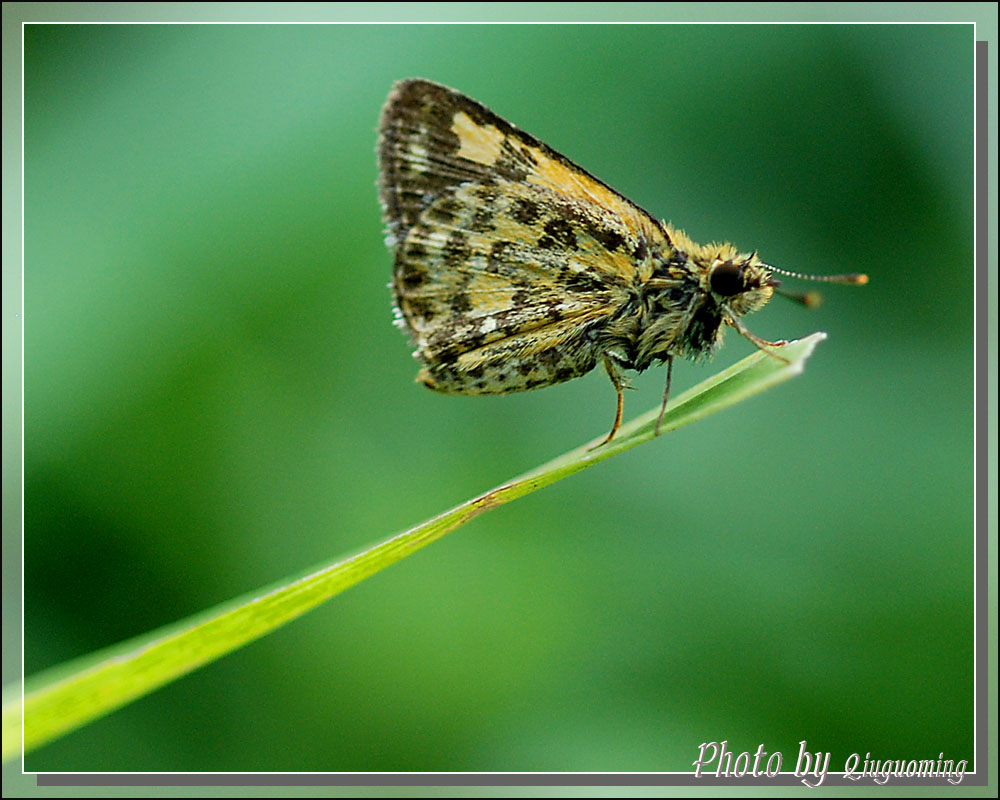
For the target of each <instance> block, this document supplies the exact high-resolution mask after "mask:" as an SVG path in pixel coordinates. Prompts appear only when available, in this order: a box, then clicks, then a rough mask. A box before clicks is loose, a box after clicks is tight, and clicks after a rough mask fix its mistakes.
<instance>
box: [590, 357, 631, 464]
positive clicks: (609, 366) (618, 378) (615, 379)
mask: <svg viewBox="0 0 1000 800" xmlns="http://www.w3.org/2000/svg"><path fill="white" fill-rule="evenodd" d="M604 369H605V370H607V373H608V377H609V378H611V383H612V384H613V385H614V387H615V391H616V392H618V410H617V411H616V412H615V424H614V425H612V426H611V433H609V434H608V438H607V439H605V440H604V441H603V442H601V443H600V444H599V445H597V446H598V447H603V446H604V445H606V444H607V443H608V442H610V441H611V440H612V439H614V438H615V434H616V433H618V429H619V428H620V427H621V425H622V409H623V408H624V407H625V395H624V392H623V389H624V388H625V380H624V377H623V375H622V371H621V369H620V368H619V367H618V366H617V365H616V364H615V363H614V362H613V361H612V360H611V359H610V358H608V357H607V356H605V357H604Z"/></svg>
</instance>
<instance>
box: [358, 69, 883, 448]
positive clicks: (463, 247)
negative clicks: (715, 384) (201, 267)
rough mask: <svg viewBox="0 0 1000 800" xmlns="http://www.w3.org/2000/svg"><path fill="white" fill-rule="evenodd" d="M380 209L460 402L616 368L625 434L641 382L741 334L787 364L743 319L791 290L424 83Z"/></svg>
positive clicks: (400, 135) (396, 96) (405, 295)
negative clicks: (655, 368)
mask: <svg viewBox="0 0 1000 800" xmlns="http://www.w3.org/2000/svg"><path fill="white" fill-rule="evenodd" d="M377 152H378V163H379V179H378V187H379V199H380V200H381V204H382V209H383V217H384V221H385V223H386V226H387V237H386V238H387V242H388V244H389V246H390V247H392V248H393V249H394V250H395V264H394V267H393V279H392V284H391V287H392V290H393V295H394V300H395V307H396V313H397V317H396V319H397V324H398V325H399V326H400V327H402V328H403V329H404V330H405V331H407V332H408V333H409V334H410V336H411V338H412V340H413V341H414V342H415V344H416V352H415V353H414V355H415V357H416V358H418V359H419V360H420V361H422V362H423V368H422V369H421V370H420V372H419V374H418V375H417V380H418V381H419V382H421V383H423V384H424V385H425V386H427V387H429V388H431V389H434V390H436V391H439V392H445V393H449V394H465V395H477V394H506V393H509V392H520V391H526V390H529V389H536V388H539V387H543V386H549V385H551V384H555V383H561V382H562V381H567V380H570V379H571V378H576V377H579V376H581V375H584V374H586V373H587V372H590V370H592V369H594V367H595V366H597V365H598V364H600V365H602V366H603V367H604V369H605V371H606V372H607V374H608V376H609V377H610V379H611V383H612V385H613V386H614V388H615V391H616V393H617V409H616V413H615V419H614V424H613V426H612V428H611V432H610V433H609V434H608V436H607V438H606V439H605V440H604V442H603V443H607V442H610V441H611V440H612V439H613V438H614V436H615V433H616V432H617V431H618V428H619V426H620V425H621V420H622V409H623V403H624V396H623V389H624V388H625V387H626V386H627V378H626V375H625V372H626V370H634V371H637V372H641V371H643V370H645V369H647V368H648V367H650V366H651V365H655V364H665V365H666V367H667V379H666V387H665V389H664V393H663V405H662V407H661V411H660V418H659V420H658V422H657V432H658V431H659V421H662V419H663V412H664V410H665V409H666V404H667V398H668V396H669V392H670V380H671V375H672V367H673V361H674V359H675V358H690V359H702V358H707V357H709V356H711V355H712V354H713V353H714V352H715V350H716V349H717V348H718V347H719V345H720V344H721V342H722V337H723V332H724V330H725V328H726V327H727V326H730V327H733V328H734V329H735V330H737V331H738V332H739V333H740V334H742V335H743V336H745V337H746V338H747V339H749V340H750V341H752V342H753V343H754V344H755V345H757V346H758V347H760V348H762V349H764V350H767V351H768V352H770V353H772V354H773V355H775V356H776V357H778V358H781V356H780V355H779V354H777V353H776V352H775V350H774V349H775V348H777V347H779V346H780V345H782V344H784V342H769V341H766V340H763V339H760V338H758V337H757V336H755V335H754V334H753V333H751V332H750V331H749V330H747V328H746V327H745V326H744V325H743V323H742V321H741V317H743V316H744V315H746V314H749V313H751V312H753V311H757V310H759V309H761V308H763V307H764V306H765V305H766V304H767V302H768V301H769V300H770V299H771V297H772V296H773V295H774V294H775V292H780V293H782V294H786V295H788V296H790V297H793V298H795V299H798V300H800V301H801V302H804V303H806V304H809V303H810V302H811V301H812V300H813V298H815V295H796V294H792V293H788V292H784V291H781V290H779V288H778V287H779V286H780V282H779V281H778V280H776V279H775V278H774V277H773V275H774V274H775V273H780V274H783V275H790V276H794V277H799V278H807V279H815V280H825V281H834V282H840V283H855V284H861V283H865V282H867V277H866V276H864V275H834V276H820V277H817V276H809V275H802V274H800V273H793V272H787V271H785V270H779V269H777V268H775V267H771V266H768V265H767V264H764V263H763V262H762V261H761V260H760V259H759V258H758V257H757V254H756V253H745V252H741V251H740V250H738V249H737V248H736V247H734V246H733V245H731V244H728V243H712V244H708V245H700V244H697V243H695V242H693V241H692V240H691V239H690V238H689V237H688V236H687V235H686V234H685V233H684V232H683V231H681V230H678V229H677V228H675V227H673V226H672V225H670V224H668V223H665V222H660V221H658V220H657V219H656V218H655V217H653V216H652V215H651V214H649V213H648V212H647V211H645V210H644V209H642V208H640V207H639V206H637V205H636V204H635V203H633V202H631V201H630V200H628V199H627V198H626V197H624V196H623V195H621V194H619V193H618V192H616V191H615V190H614V189H612V188H611V187H610V186H608V185H607V184H605V183H603V182H602V181H600V180H599V179H597V178H595V177H594V176H593V175H591V174H590V173H589V172H587V171H586V170H584V169H583V168H582V167H579V166H577V165H576V164H574V163H573V162H572V161H570V160H569V159H568V158H566V157H565V156H564V155H562V154H560V153H558V152H556V151H555V150H553V149H552V148H551V147H549V146H548V145H546V144H543V143H542V142H540V141H539V140H537V139H535V138H534V137H533V136H531V135H529V134H527V133H525V132H524V131H521V130H519V129H518V128H516V127H515V126H514V125H512V124H511V123H509V122H507V121H506V120H504V119H502V118H501V117H499V116H498V115H497V114H495V113H493V112H492V111H490V110H489V109H488V108H486V107H485V106H483V105H481V104H480V103H478V102H476V101H475V100H473V99H471V98H469V97H467V96H465V95H463V94H461V93H460V92H457V91H455V90H454V89H449V88H448V87H446V86H442V85H440V84H437V83H433V82H431V81H427V80H422V79H410V80H404V81H400V82H398V83H396V84H395V85H394V86H393V88H392V91H391V92H390V94H389V97H388V99H387V100H386V103H385V106H384V107H383V109H382V114H381V119H380V121H379V126H378V146H377Z"/></svg>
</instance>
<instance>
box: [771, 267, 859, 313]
mask: <svg viewBox="0 0 1000 800" xmlns="http://www.w3.org/2000/svg"><path fill="white" fill-rule="evenodd" d="M764 269H766V270H769V271H770V272H777V273H778V274H779V275H787V276H788V277H790V278H799V279H801V280H804V281H820V282H822V283H843V284H847V285H849V286H864V285H865V284H866V283H868V276H867V275H865V274H864V273H858V272H853V273H849V274H844V275H806V274H805V273H802V272H789V271H788V270H787V269H778V268H777V267H772V266H770V265H769V264H765V265H764ZM771 285H772V286H774V291H775V293H776V294H780V295H781V296H782V297H787V298H788V299H789V300H794V301H795V302H796V303H801V304H802V305H804V306H805V307H806V308H817V307H819V306H820V305H822V303H823V295H821V294H820V293H819V292H790V291H788V290H787V289H783V288H780V287H781V281H772V282H771Z"/></svg>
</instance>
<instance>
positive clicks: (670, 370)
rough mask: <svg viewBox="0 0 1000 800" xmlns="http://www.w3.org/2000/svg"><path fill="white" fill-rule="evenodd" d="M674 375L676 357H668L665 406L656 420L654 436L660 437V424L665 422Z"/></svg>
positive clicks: (664, 389)
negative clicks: (671, 378)
mask: <svg viewBox="0 0 1000 800" xmlns="http://www.w3.org/2000/svg"><path fill="white" fill-rule="evenodd" d="M673 374H674V357H673V356H667V385H666V386H664V387H663V405H662V406H660V416H658V417H657V418H656V430H655V431H654V432H653V436H659V435H660V423H661V422H663V415H664V414H665V413H666V411H667V398H668V397H670V377H671V376H672V375H673Z"/></svg>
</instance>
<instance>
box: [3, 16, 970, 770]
mask: <svg viewBox="0 0 1000 800" xmlns="http://www.w3.org/2000/svg"><path fill="white" fill-rule="evenodd" d="M24 68H25V86H24V103H25V105H24V109H25V121H24V136H25V151H24V168H25V190H24V202H25V221H24V235H25V326H24V332H25V345H24V359H25V374H24V378H25V429H24V436H25V443H26V450H25V461H24V469H25V567H24V569H25V618H24V621H25V631H26V632H25V654H24V664H25V672H26V674H28V675H30V674H32V673H34V672H36V671H38V670H40V669H43V668H45V667H48V666H51V665H54V664H57V663H60V662H62V661H65V660H66V659H69V658H72V657H74V656H78V655H82V654H86V653H89V652H91V651H93V650H95V649H97V648H100V647H102V646H105V645H109V644H112V643H115V642H117V641H119V640H121V639H124V638H126V637H129V636H132V635H135V634H140V633H143V632H146V631H148V630H150V629H152V628H154V627H156V626H158V625H161V624H164V623H169V622H172V621H175V620H177V619H179V618H181V617H183V616H185V615H188V614H191V613H194V612H197V611H200V610H202V609H204V608H206V607H208V606H210V605H212V604H214V603H217V602H220V601H223V600H226V599H228V598H230V597H233V596H235V595H238V594H241V593H243V592H246V591H249V590H252V589H254V588H255V587H257V586H261V585H264V584H267V583H270V582H272V581H275V580H278V579H281V578H282V577H284V576H286V575H289V574H292V573H296V572H298V571H300V570H302V569H303V568H305V567H307V566H309V565H310V564H313V563H317V562H320V561H323V560H326V559H330V558H332V557H335V556H337V555H340V554H347V553H350V552H353V551H356V550H358V549H359V548H362V547H364V546H366V545H368V544H371V543H374V542H375V541H377V540H380V539H382V538H384V537H385V536H387V535H389V534H391V533H394V532H396V531H399V530H401V529H403V528H406V527H408V526H409V525H411V524H414V523H416V522H419V521H421V520H423V519H425V518H426V517H428V516H431V515H433V514H435V513H437V512H439V511H442V510H444V509H445V508H447V507H449V506H451V505H453V504H455V503H457V502H459V501H462V500H464V499H466V498H468V497H470V496H471V495H473V494H475V493H478V492H480V491H483V490H486V489H488V488H490V487H492V486H494V485H495V484H497V483H499V482H501V481H503V480H504V479H506V478H508V477H510V476H512V475H515V474H518V473H520V472H523V471H525V470H526V469H528V468H531V467H534V466H536V465H537V464H539V463H541V462H543V461H545V460H548V459H549V458H551V457H553V456H556V455H558V454H560V453H562V452H564V451H566V450H568V449H570V448H571V447H573V446H576V445H578V444H580V443H581V442H582V441H584V440H586V439H589V438H591V437H594V436H598V435H601V434H603V433H605V432H606V430H607V428H608V426H609V424H610V421H611V416H612V413H613V410H614V393H613V391H612V389H611V387H610V385H609V384H608V381H607V378H606V377H605V376H604V375H603V374H600V373H599V372H596V371H595V373H593V374H591V375H589V376H587V377H586V378H583V379H580V380H577V381H573V382H571V383H568V384H564V385H561V386H558V387H554V388H549V389H545V390H542V391H537V392H531V393H527V394H523V395H513V396H508V397H499V398H461V397H448V396H443V395H436V394H434V393H431V392H428V391H426V390H425V389H423V388H422V387H419V386H418V385H416V384H414V382H413V378H414V375H415V373H416V369H417V364H416V362H414V361H413V360H412V359H411V358H410V356H409V353H410V349H411V348H410V346H409V344H408V342H407V341H406V340H405V338H404V337H403V336H402V335H401V334H400V333H399V331H398V330H396V329H395V328H394V327H393V326H392V324H391V320H392V313H391V308H390V295H389V291H388V289H387V288H386V283H387V281H388V280H389V275H390V269H391V255H390V253H389V252H388V251H387V250H386V248H385V246H384V244H383V234H382V224H381V221H380V211H379V207H378V203H377V199H376V190H375V175H376V167H375V155H374V146H375V124H376V121H377V118H378V113H379V110H380V107H381V104H382V102H383V101H384V99H385V96H386V94H387V92H388V91H389V88H390V86H391V84H392V82H393V81H394V80H397V79H400V78H404V77H411V76H422V77H427V78H431V79H434V80H437V81H440V82H442V83H446V84H449V85H451V86H454V87H456V88H458V89H460V90H462V91H464V92H465V93H467V94H469V95H471V96H472V97H474V98H476V99H478V100H480V101H481V102H483V103H485V104H487V105H488V106H490V107H491V108H493V109H494V110H495V111H497V112H498V113H499V114H500V115H502V116H504V117H505V118H507V119H509V120H511V121H512V122H514V123H515V124H517V125H519V126H520V127H522V128H524V129H526V130H527V131H529V132H531V133H532V134H534V135H536V136H537V137H539V138H541V139H542V140H543V141H545V142H547V143H549V144H550V145H552V146H553V147H555V148H556V149H558V150H560V151H561V152H563V153H565V154H566V155H567V156H568V157H570V158H571V159H573V160H574V161H577V162H578V163H580V164H581V165H583V166H584V167H585V168H587V169H588V170H590V171H591V172H593V173H594V174H596V175H597V176H599V177H600V178H602V179H603V180H605V181H607V182H608V183H610V184H611V185H612V186H614V187H615V188H616V189H618V190H620V191H621V192H623V193H624V194H625V195H627V196H628V197H630V198H632V199H633V200H635V201H636V202H638V203H640V204H641V205H643V206H644V207H646V208H648V209H649V210H650V211H651V212H652V213H654V214H656V215H658V216H661V217H664V218H666V219H670V220H672V221H673V222H674V223H676V224H677V225H679V226H681V227H683V228H685V229H686V230H687V231H688V233H689V234H690V235H691V236H692V237H693V238H694V239H695V240H696V241H705V240H711V239H728V240H731V241H734V242H735V243H737V244H738V245H739V246H741V247H743V248H745V249H748V250H749V249H754V248H756V249H758V250H759V251H760V253H761V256H762V257H763V258H764V259H765V260H767V261H769V262H771V263H774V264H776V265H778V266H781V267H784V268H786V269H793V270H803V271H807V272H820V273H822V272H838V271H864V272H867V273H869V274H870V276H871V284H870V285H869V286H868V287H866V288H864V289H853V288H841V287H831V288H830V289H829V290H828V291H826V292H825V299H826V303H825V304H824V305H823V307H822V308H820V309H819V310H818V311H807V310H805V309H801V308H799V307H796V306H794V305H793V304H791V303H786V302H782V301H781V300H775V301H774V302H773V303H772V304H771V305H770V306H769V307H768V308H767V309H765V310H764V311H763V312H761V313H760V314H757V315H755V316H754V317H752V318H750V319H749V320H748V327H750V328H751V330H753V331H754V332H755V333H757V334H758V335H760V336H763V337H767V338H780V337H785V338H791V337H797V336H801V335H804V334H806V333H809V332H811V331H813V330H817V329H821V330H826V331H827V332H828V333H829V335H830V338H829V340H828V341H827V342H826V343H825V344H823V345H822V346H821V348H820V349H819V350H818V351H817V353H816V355H815V356H814V358H813V359H812V360H811V361H810V363H809V365H808V369H807V371H806V373H805V374H804V375H803V377H801V378H800V379H798V380H796V381H794V382H793V383H791V384H788V385H785V386H782V387H780V388H779V389H776V390H774V391H772V392H768V393H766V394H765V395H763V396H761V397H758V398H755V399H754V400H751V401H749V402H748V403H746V404H743V405H740V406H738V407H736V408H735V409H731V410H729V411H727V412H725V413H723V414H720V415H717V416H714V417H712V418H710V419H708V420H707V421H705V422H702V423H700V424H698V425H695V426H692V427H690V428H686V429H684V430H681V431H679V432H677V433H674V434H671V435H670V436H669V437H666V438H664V439H661V440H658V441H656V442H654V443H651V444H650V445H647V446H644V447H641V448H638V449H637V450H634V451H631V452H629V453H626V454H625V455H623V456H621V457H619V458H615V459H612V460H611V461H610V462H607V463H604V464H601V465H600V466H598V467H596V468H594V469H592V470H588V471H586V472H585V473H583V474H580V475H577V476H575V477H574V478H572V479H570V480H568V481H565V482H563V483H560V484H558V485H556V486H553V487H551V488H549V489H546V490H545V491H543V492H540V493H538V494H536V495H533V496H530V497H528V498H526V499H524V500H522V501H520V502H517V503H515V504H513V505H511V506H508V507H504V508H502V509H499V510H497V511H495V512H493V513H491V514H488V515H486V516H484V517H481V518H479V519H477V520H476V521H475V522H473V523H472V524H470V525H469V526H467V527H465V528H462V529H460V530H459V531H458V532H456V533H455V534H453V535H452V536H449V537H447V538H446V539H445V540H444V541H442V542H439V543H437V544H435V545H434V546H433V547H431V548H429V549H428V550H425V551H423V552H421V553H419V554H417V555H416V556H414V557H412V558H409V559H407V560H406V561H404V562H403V563H402V564H400V565H398V566H395V567H393V568H392V569H391V570H388V571H387V572H385V573H382V574H380V575H378V576H376V577H375V578H373V579H371V580H369V581H367V582H365V583H364V584H362V585H361V586H359V587H357V588H355V589H352V590H351V591H349V592H348V593H346V594H345V595H343V596H341V597H337V598H335V599H334V600H333V601H331V602H330V603H328V604H327V605H325V606H324V607H322V608H320V609H319V610H317V611H314V612H313V613H311V614H309V615H307V616H306V617H305V618H303V619H301V620H298V621H296V622H295V623H293V624H292V625H289V626H288V627H286V628H284V629H282V630H280V631H278V632H277V633H276V634H274V635H271V636H269V637H267V638H266V639H264V640H262V641H260V642H257V643H255V644H253V645H250V646H249V647H247V648H245V649H243V650H242V651H240V652H237V653H235V654H233V655H231V656H229V657H227V658H225V659H223V660H222V661H220V662H218V663H216V664H213V665H211V666H209V667H208V668H206V669H203V670H201V671H200V672H198V673H196V674H193V675H191V676H189V677H187V678H184V679H182V680H180V681H178V682H177V683H175V684H173V685H171V686H168V687H166V688H165V689H163V690H162V691H160V692H158V693H156V694H154V695H152V696H150V697H148V698H145V699H143V700H140V701H138V702H136V703H134V704H132V705H130V706H129V707H127V708H125V709H123V710H120V711H118V712H116V713H114V714H112V715H111V716H109V717H107V718H105V719H103V720H100V721H98V722H96V723H94V724H92V725H89V726H87V727H86V728H84V729H82V730H80V731H78V732H76V733H73V734H71V735H69V736H67V737H66V738H64V739H62V740H60V741H58V742H55V743H53V744H51V745H49V746H47V747H45V748H43V749H41V750H39V751H37V752H34V753H32V754H30V755H29V756H28V757H27V759H26V763H25V766H26V768H27V769H28V770H139V771H152V770H177V771H193V770H221V771H225V770H323V771H353V770H371V771H395V770H449V771H460V770H461V771H465V770H469V771H477V770H487V771H494V770H495V771H507V770H547V771H548V770H557V771H562V770H567V771H572V770H581V771H582V770H587V771H590V770H599V771H606V770H607V771H619V770H643V771H663V770H688V769H690V767H691V762H692V761H693V760H694V759H695V757H696V756H697V753H698V750H697V748H698V745H699V744H700V743H702V742H704V741H721V740H722V739H727V740H728V741H729V743H730V749H732V750H734V751H735V752H737V753H738V752H740V751H741V750H750V751H751V752H753V751H754V750H756V748H757V745H758V744H763V745H764V748H765V750H767V751H768V752H773V751H774V750H781V751H783V752H784V754H785V757H786V767H788V766H790V764H789V760H791V759H794V754H796V753H797V751H798V742H799V741H800V740H801V739H806V740H807V741H808V743H809V747H810V749H813V750H823V751H830V752H832V753H833V759H832V762H831V768H832V769H838V770H839V769H842V768H843V761H844V759H845V758H846V757H847V756H848V755H850V754H851V753H854V752H860V753H861V754H862V757H864V753H865V752H866V751H868V752H871V753H872V755H873V757H876V758H903V757H905V758H936V757H937V754H938V753H940V752H943V753H945V756H946V757H948V758H954V759H960V758H968V759H970V760H971V758H972V742H973V728H972V699H973V696H972V689H973V686H972V677H973V669H972V655H973V650H972V611H973V605H972V601H973V594H972V592H973V586H972V578H973V572H972V553H973V549H972V548H973V538H972V522H973V516H972V512H973V507H972V500H973V497H972V446H973V441H972V431H973V427H972V411H973V406H972V402H971V401H972V380H973V374H972V366H973V361H972V336H973V318H972V291H973V248H972V178H973V176H972V164H973V161H972V143H973V138H972V123H973V117H972V109H973V106H972V100H973V98H972V70H973V49H972V30H971V28H970V27H969V26H963V27H959V26H944V25H934V26H871V27H868V26H801V27H800V26H774V27H769V26H752V25H751V26H732V27H730V26H614V27H601V26H589V27H568V26H544V27H529V26H510V27H485V26H482V27H481V26H448V27H445V26H440V27H438V26H420V27H407V26H386V27H376V26H361V27H341V26H326V27H298V26H289V27H279V26H246V27H228V26H210V27H208V26H206V27H192V26H170V27H156V26H149V27H145V26H109V27H102V26H78V27H63V26H44V27H42V26H29V27H28V28H27V29H26V30H25V61H24ZM751 351H752V346H751V345H750V344H749V343H748V342H746V341H744V340H741V339H740V338H739V337H738V336H734V335H733V334H732V333H730V335H729V337H728V344H727V346H726V347H725V348H724V349H723V350H722V352H721V354H720V356H719V357H718V358H717V359H716V360H715V362H714V363H713V364H711V365H707V366H706V365H696V364H690V363H681V364H679V365H678V368H677V369H676V370H675V376H674V380H675V384H674V386H675V390H676V391H678V392H679V391H681V390H683V389H685V388H687V387H688V386H690V385H693V384H694V383H696V382H697V381H699V380H701V379H703V378H705V377H708V376H709V375H710V374H712V373H713V372H714V371H715V370H718V369H721V368H722V367H724V366H726V365H728V364H730V363H733V362H734V361H736V360H737V359H739V358H741V357H743V356H744V355H746V354H748V353H749V352H751ZM662 381H663V375H662V371H661V370H652V371H650V372H648V373H646V374H644V375H642V376H639V377H638V378H637V380H636V381H635V385H636V387H637V391H635V392H632V393H630V394H629V396H628V397H627V398H626V402H627V405H626V418H630V417H632V416H634V415H635V414H637V413H639V412H640V411H645V410H646V409H648V408H651V407H653V406H655V405H656V404H657V403H658V401H659V395H660V392H661V391H662ZM4 569H5V570H8V571H11V570H16V569H17V565H16V564H10V563H7V564H5V565H4ZM7 608H9V606H6V605H5V609H7ZM5 613H10V612H9V611H5ZM5 658H9V656H7V655H6V654H5ZM792 763H793V762H792Z"/></svg>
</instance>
